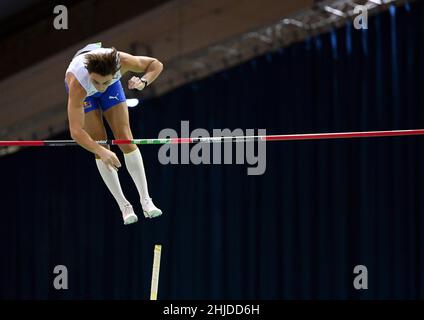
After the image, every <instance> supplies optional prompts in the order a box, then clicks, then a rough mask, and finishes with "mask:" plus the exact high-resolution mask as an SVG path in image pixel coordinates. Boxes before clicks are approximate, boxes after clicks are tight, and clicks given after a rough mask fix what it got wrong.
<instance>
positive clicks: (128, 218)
mask: <svg viewBox="0 0 424 320" xmlns="http://www.w3.org/2000/svg"><path fill="white" fill-rule="evenodd" d="M122 218H123V219H124V224H131V223H136V222H137V221H138V218H137V216H136V214H135V213H134V210H133V207H132V205H130V204H127V205H125V206H124V208H122Z"/></svg>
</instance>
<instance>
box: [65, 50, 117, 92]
mask: <svg viewBox="0 0 424 320" xmlns="http://www.w3.org/2000/svg"><path fill="white" fill-rule="evenodd" d="M111 51H112V49H109V48H97V49H94V50H91V51H90V52H86V53H83V54H80V55H77V56H76V57H74V58H73V59H72V61H71V63H70V64H69V66H68V69H66V74H68V72H71V73H72V74H73V75H74V76H75V78H77V80H78V82H79V83H80V85H81V86H82V87H83V88H84V89H85V91H86V92H87V97H89V96H92V95H94V94H96V93H97V92H98V91H97V90H96V88H95V87H94V85H93V84H92V82H91V81H90V77H89V75H88V70H87V69H86V67H85V65H84V63H85V56H86V55H87V54H88V53H109V52H111ZM119 79H121V71H120V70H118V71H117V72H116V73H115V74H114V76H113V79H112V82H111V83H110V85H112V84H114V83H115V82H116V81H118V80H119Z"/></svg>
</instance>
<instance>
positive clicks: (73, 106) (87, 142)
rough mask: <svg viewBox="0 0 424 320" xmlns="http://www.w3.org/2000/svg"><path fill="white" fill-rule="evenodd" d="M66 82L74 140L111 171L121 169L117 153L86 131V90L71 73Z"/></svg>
mask: <svg viewBox="0 0 424 320" xmlns="http://www.w3.org/2000/svg"><path fill="white" fill-rule="evenodd" d="M66 81H67V83H68V87H69V97H68V120H69V130H70V133H71V137H72V139H74V140H75V141H76V142H77V143H78V144H79V145H80V146H81V147H83V148H85V149H87V150H88V151H90V152H92V153H94V154H97V155H98V156H99V157H100V158H101V159H102V160H103V162H104V163H105V164H106V165H107V166H108V167H109V169H111V168H115V169H116V168H119V167H120V166H121V164H120V162H119V160H118V158H117V157H116V155H115V153H113V152H112V151H110V150H108V149H106V148H104V147H103V146H101V145H99V144H98V143H97V142H96V141H94V140H93V139H92V138H91V137H90V135H89V134H88V133H87V131H85V130H84V118H85V116H84V107H83V101H84V99H85V96H86V92H85V90H84V88H83V87H82V86H81V85H80V84H79V82H78V80H77V79H76V78H75V76H74V75H73V74H71V73H69V74H68V75H67V76H66Z"/></svg>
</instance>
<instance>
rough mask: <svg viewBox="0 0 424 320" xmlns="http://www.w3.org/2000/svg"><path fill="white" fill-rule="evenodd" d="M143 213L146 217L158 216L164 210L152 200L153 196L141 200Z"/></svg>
mask: <svg viewBox="0 0 424 320" xmlns="http://www.w3.org/2000/svg"><path fill="white" fill-rule="evenodd" d="M141 206H142V207H143V213H144V216H145V217H146V218H156V217H159V216H160V215H161V214H162V210H160V209H158V208H157V207H156V206H155V205H154V204H153V201H152V198H147V199H145V200H142V201H141Z"/></svg>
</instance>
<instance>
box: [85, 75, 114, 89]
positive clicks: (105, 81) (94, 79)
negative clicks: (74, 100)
mask: <svg viewBox="0 0 424 320" xmlns="http://www.w3.org/2000/svg"><path fill="white" fill-rule="evenodd" d="M112 79H113V76H112V75H108V76H101V75H99V74H97V73H94V72H92V73H90V80H91V83H92V84H93V86H94V87H95V88H96V90H97V91H99V92H105V91H106V89H107V87H108V86H109V85H110V84H111V83H112Z"/></svg>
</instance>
